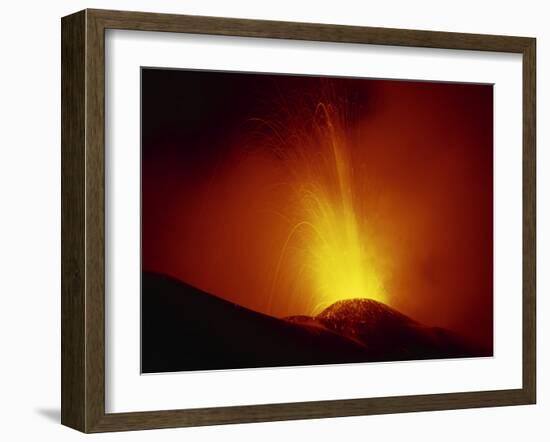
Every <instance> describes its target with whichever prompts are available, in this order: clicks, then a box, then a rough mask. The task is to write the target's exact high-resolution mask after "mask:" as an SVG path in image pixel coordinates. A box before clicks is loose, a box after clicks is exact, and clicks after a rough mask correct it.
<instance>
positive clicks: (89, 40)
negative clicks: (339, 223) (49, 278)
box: [62, 10, 536, 432]
mask: <svg viewBox="0 0 550 442" xmlns="http://www.w3.org/2000/svg"><path fill="white" fill-rule="evenodd" d="M105 29H129V30H142V31H163V32H186V33H196V34H214V35H232V36H245V37H261V38H284V39H293V40H311V41H330V42H346V43H362V44H379V45H393V46H408V47H430V48H447V49H463V50H480V51H500V52H515V53H521V54H522V55H523V129H524V131H523V387H522V388H520V389H515V390H499V391H480V392H467V393H448V394H435V395H416V396H402V397H383V398H365V399H353V400H338V401H318V402H300V403H286V404H271V405H251V406H237V407H220V408H203V409H189V410H170V411H147V412H139V413H115V414H106V413H105V271H104V265H105V227H104V226H105V161H104V157H105V141H104V140H105V103H104V100H105V84H104V82H105V47H104V44H105V41H104V33H105ZM535 53H536V46H535V40H534V39H532V38H526V37H509V36H494V35H477V34H459V33H448V32H432V31H414V30H401V29H384V28H364V27H356V26H335V25H319V24H310V23H288V22H274V21H262V20H240V19H229V18H216V17H195V16H182V15H169V14H152V13H141V12H123V11H104V10H86V11H81V12H79V13H76V14H73V15H71V16H68V17H65V18H63V20H62V423H63V424H65V425H67V426H70V427H73V428H76V429H78V430H80V431H83V432H102V431H123V430H141V429H149V428H169V427H183V426H196V425H216V424H229V423H239V422H243V423H244V422H261V421H276V420H288V419H313V418H325V417H337V416H357V415H366V414H381V413H403V412H412V411H428V410H444V409H458V408H472V407H487V406H503V405H519V404H531V403H534V402H535V398H536V381H535V379H536V350H535V330H536V324H535V311H536V310H535V292H536V274H535V271H536V253H535V247H536V246H535V241H536V203H535V199H536V178H535V169H536V158H535V121H536V118H535V113H536V105H535V79H536V77H535V71H536V67H535Z"/></svg>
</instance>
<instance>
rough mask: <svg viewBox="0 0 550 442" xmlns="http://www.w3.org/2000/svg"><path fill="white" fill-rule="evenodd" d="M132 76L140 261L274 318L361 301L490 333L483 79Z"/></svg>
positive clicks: (488, 135) (486, 88)
mask: <svg viewBox="0 0 550 442" xmlns="http://www.w3.org/2000/svg"><path fill="white" fill-rule="evenodd" d="M143 75H144V77H143V83H142V84H143V103H144V104H143V107H142V112H143V119H142V137H143V139H142V269H143V270H144V271H151V272H158V273H164V274H167V275H170V276H173V277H175V278H177V279H179V280H181V281H183V282H185V283H187V284H190V285H192V286H195V287H197V288H199V289H201V290H203V291H205V292H208V293H211V294H213V295H216V296H218V297H221V298H223V299H225V300H228V301H230V302H233V303H235V304H238V305H240V306H243V307H246V308H248V309H251V310H254V311H257V312H260V313H265V314H268V315H271V316H275V317H278V318H282V317H287V316H292V315H315V314H317V313H319V312H320V311H321V310H322V309H323V308H325V307H327V306H329V305H330V304H333V303H334V302H336V301H339V300H343V299H348V298H371V299H374V300H376V301H380V302H382V303H384V304H387V305H388V306H390V307H392V308H394V309H396V310H397V311H399V312H401V313H403V314H405V315H407V316H410V317H411V318H413V319H415V320H417V321H419V322H421V323H423V324H426V325H433V326H440V327H444V328H447V329H449V330H452V331H456V332H459V333H461V334H463V335H464V336H468V337H470V338H471V339H473V340H475V341H476V342H479V343H483V344H486V345H490V344H491V343H492V339H493V334H492V333H493V280H492V274H493V239H492V238H493V212H492V207H493V162H492V161H493V157H492V155H493V132H492V128H493V114H492V109H493V107H492V106H493V90H492V86H491V85H477V84H451V83H431V82H412V81H387V80H366V79H349V78H324V79H323V78H315V77H300V76H287V75H280V76H279V75H258V74H236V73H223V72H222V73H220V72H195V71H177V70H166V71H160V70H159V71H155V70H151V71H147V72H145V73H144V74H143Z"/></svg>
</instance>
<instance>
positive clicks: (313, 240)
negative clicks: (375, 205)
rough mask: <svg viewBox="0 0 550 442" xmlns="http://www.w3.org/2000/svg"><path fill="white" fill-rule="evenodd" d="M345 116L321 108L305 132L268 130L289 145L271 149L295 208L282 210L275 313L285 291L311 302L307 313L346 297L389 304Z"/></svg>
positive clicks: (334, 108) (329, 107) (332, 108)
mask: <svg viewBox="0 0 550 442" xmlns="http://www.w3.org/2000/svg"><path fill="white" fill-rule="evenodd" d="M300 114H301V115H302V118H303V116H304V115H308V112H307V110H303V111H302V112H300ZM309 114H312V112H311V111H310V112H309ZM345 115H346V112H345V111H344V112H342V111H341V109H338V107H337V106H336V105H334V104H332V103H326V102H321V103H319V104H318V105H317V106H316V108H315V110H314V112H313V115H312V116H311V121H309V124H306V125H305V127H296V125H294V127H293V130H291V131H290V133H289V134H287V135H284V134H283V133H281V130H280V129H278V128H276V127H275V126H273V125H271V127H272V129H273V130H274V131H275V132H276V134H277V137H276V140H278V143H283V144H284V146H282V148H281V146H279V147H278V148H274V151H275V152H276V153H277V154H278V156H279V158H280V159H281V162H282V167H283V168H284V169H285V170H286V172H287V173H288V174H289V181H288V183H286V184H287V185H288V186H289V188H290V192H291V201H290V202H291V205H292V206H293V207H287V208H286V210H285V211H284V212H280V211H279V215H280V216H281V217H284V218H286V219H287V220H288V223H289V232H288V235H287V237H286V239H285V241H284V243H283V244H282V245H281V251H280V254H279V258H278V262H277V266H276V268H275V272H274V275H273V281H272V287H271V292H270V300H269V303H268V311H270V312H271V311H272V308H271V306H272V302H273V297H274V296H275V292H276V289H277V288H278V286H280V285H282V286H283V287H282V288H283V290H287V291H289V292H290V293H293V294H294V296H296V295H298V296H299V295H300V294H301V295H302V296H304V294H306V295H305V296H310V298H311V303H310V311H309V312H308V313H309V314H316V313H318V312H319V311H320V310H321V309H323V308H325V307H327V306H328V305H330V304H332V303H334V302H335V301H339V300H342V299H346V298H357V297H368V298H372V299H375V300H378V301H383V302H387V299H386V292H385V288H384V281H383V274H382V272H381V268H380V267H381V265H380V264H381V263H380V262H378V260H377V258H378V256H379V253H378V251H377V250H376V245H375V242H374V240H373V238H369V235H368V230H369V229H368V220H369V217H368V214H366V213H363V212H362V210H361V207H362V206H361V199H360V198H358V197H359V196H360V195H359V193H358V192H357V189H356V187H357V181H358V180H360V178H361V177H360V176H359V177H358V176H355V169H354V164H353V162H352V156H351V145H350V143H351V140H350V139H349V136H348V135H347V134H349V133H350V132H349V130H348V129H349V128H347V127H346V120H345V118H344V116H345ZM306 120H307V119H306ZM287 130H288V126H287ZM362 196H363V197H364V195H362ZM283 269H284V270H283ZM292 269H295V270H294V271H293V270H292Z"/></svg>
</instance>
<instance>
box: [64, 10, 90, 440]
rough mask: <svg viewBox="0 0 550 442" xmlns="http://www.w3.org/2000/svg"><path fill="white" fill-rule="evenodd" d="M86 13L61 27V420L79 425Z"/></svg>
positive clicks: (81, 411) (83, 350) (83, 399)
mask: <svg viewBox="0 0 550 442" xmlns="http://www.w3.org/2000/svg"><path fill="white" fill-rule="evenodd" d="M84 25H85V13H84V12H79V13H77V14H73V15H71V16H69V17H65V18H64V19H63V23H62V29H61V40H62V43H61V144H62V149H61V237H62V241H61V422H62V423H63V424H64V425H68V426H70V427H73V428H77V429H83V428H84V419H85V413H84V407H85V404H86V395H85V380H84V376H85V353H86V347H85V344H84V334H85V326H86V324H85V320H84V318H85V293H86V292H85V288H84V278H85V277H84V275H85V269H84V266H85V246H84V237H85V228H84V222H85V221H84V214H85V196H84V179H85V161H84V149H85V132H86V130H85V128H86V122H85V114H86V110H85V107H86V100H85V97H84V93H85V90H86V89H85V85H84V82H85V63H84V51H83V48H84V40H85V33H84Z"/></svg>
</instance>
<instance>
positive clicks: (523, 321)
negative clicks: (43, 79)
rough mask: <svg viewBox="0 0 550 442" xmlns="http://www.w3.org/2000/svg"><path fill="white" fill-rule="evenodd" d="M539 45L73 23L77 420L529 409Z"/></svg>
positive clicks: (81, 19) (66, 127) (68, 70)
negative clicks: (537, 58)
mask: <svg viewBox="0 0 550 442" xmlns="http://www.w3.org/2000/svg"><path fill="white" fill-rule="evenodd" d="M535 53H536V46H535V39H533V38H528V37H512V36H494V35H473V34H458V33H448V32H433V31H420V30H403V29H384V28H368V27H350V26H340V25H327V24H311V23H289V22H274V21H259V20H241V19H234V18H216V17H198V16H184V15H167V14H154V13H139V12H122V11H105V10H85V11H81V12H78V13H75V14H73V15H70V16H67V17H64V18H63V19H62V177H61V179H62V342H61V344H62V412H61V416H62V423H63V424H64V425H67V426H69V427H72V428H75V429H78V430H80V431H83V432H103V431H121V430H140V429H149V428H167V427H183V426H195V425H214V424H225V423H239V422H260V421H276V420H287V419H310V418H324V417H337V416H352V415H368V414H380V413H401V412H412V411H427V410H444V409H458V408H471V407H487V406H503V405H521V404H533V403H535V398H536V382H535V379H536V351H535V329H536V325H535V285H536V284H535V282H536V276H535V256H536V253H535V226H536V219H535V213H536V208H535V200H536V198H535V196H536V188H535V182H536V179H535V164H536V163H535V109H536V106H535Z"/></svg>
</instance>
